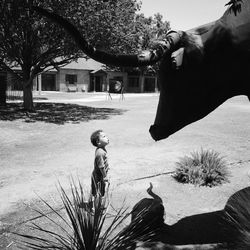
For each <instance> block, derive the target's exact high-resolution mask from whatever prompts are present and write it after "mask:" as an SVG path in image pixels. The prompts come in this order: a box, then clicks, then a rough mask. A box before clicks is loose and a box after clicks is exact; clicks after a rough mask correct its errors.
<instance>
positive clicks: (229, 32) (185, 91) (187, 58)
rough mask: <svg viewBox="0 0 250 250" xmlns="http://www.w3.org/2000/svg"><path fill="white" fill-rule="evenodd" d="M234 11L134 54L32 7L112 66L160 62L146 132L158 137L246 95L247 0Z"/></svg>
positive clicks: (249, 61)
mask: <svg viewBox="0 0 250 250" xmlns="http://www.w3.org/2000/svg"><path fill="white" fill-rule="evenodd" d="M242 9H243V11H241V12H240V13H239V14H238V15H237V16H235V15H234V14H233V13H231V12H230V11H229V10H227V11H226V12H225V14H224V15H223V16H222V18H221V19H219V20H217V21H215V22H213V23H210V24H207V25H204V26H202V27H198V28H196V29H193V30H190V31H187V32H170V33H169V35H168V36H167V38H166V40H165V41H164V42H161V43H160V44H159V46H158V47H157V46H156V48H155V49H154V50H150V51H147V52H144V53H141V54H138V55H112V54H108V53H106V52H103V51H99V50H97V49H95V48H94V47H92V46H91V45H90V44H88V43H87V42H86V41H85V39H84V38H83V37H82V35H81V34H80V32H79V31H78V30H77V29H76V28H75V27H74V26H73V25H72V24H71V23H69V22H68V21H67V20H65V19H64V18H62V17H61V16H59V15H57V14H55V13H51V12H48V11H46V10H44V9H41V8H39V7H35V10H36V11H38V12H39V13H40V14H42V15H44V16H47V17H48V18H50V19H52V20H53V21H55V22H56V23H58V24H59V25H61V26H62V27H63V28H64V29H65V30H67V31H68V32H69V34H70V35H71V36H72V37H73V38H74V40H75V41H76V43H77V44H78V46H79V47H80V48H81V49H82V50H83V52H84V53H85V54H86V55H88V56H89V57H91V58H93V59H94V60H96V61H99V62H101V63H104V64H109V65H115V66H133V67H136V66H137V67H138V66H145V65H152V64H154V63H156V62H158V61H160V72H159V83H160V92H161V93H160V100H159V105H158V110H157V114H156V118H155V122H154V125H153V126H151V128H150V133H151V135H152V137H153V138H154V139H155V140H161V139H164V138H166V137H168V136H169V135H171V134H173V133H175V132H176V131H178V130H180V129H181V128H183V127H184V126H186V125H188V124H190V123H192V122H195V121H197V120H199V119H201V118H203V117H205V116H206V115H207V114H209V113H210V112H211V111H213V110H214V109H216V108H217V107H218V106H219V105H221V104H222V103H223V102H224V101H226V100H227V99H228V98H230V97H232V96H235V95H241V94H245V95H248V96H250V84H248V83H247V81H246V80H245V79H249V78H250V73H249V72H250V52H249V51H250V46H249V44H250V31H249V30H250V1H245V2H244V4H243V6H242Z"/></svg>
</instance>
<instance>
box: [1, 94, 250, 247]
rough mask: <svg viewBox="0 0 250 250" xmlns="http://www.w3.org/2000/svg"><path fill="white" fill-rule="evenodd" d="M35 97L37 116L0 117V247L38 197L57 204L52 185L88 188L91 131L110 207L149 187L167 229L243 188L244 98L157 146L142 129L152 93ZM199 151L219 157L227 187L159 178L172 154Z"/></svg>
mask: <svg viewBox="0 0 250 250" xmlns="http://www.w3.org/2000/svg"><path fill="white" fill-rule="evenodd" d="M35 96H36V97H37V98H36V105H37V107H38V108H40V107H41V105H43V110H42V111H41V112H43V113H41V112H40V116H39V115H37V116H35V115H33V116H32V117H29V118H27V117H25V116H23V115H18V116H16V115H13V116H11V118H8V117H6V116H3V115H2V114H1V113H0V115H2V117H0V142H1V144H0V171H1V175H0V200H1V203H0V233H1V234H0V249H11V250H14V249H18V245H17V243H16V239H15V237H13V235H12V234H11V233H10V232H12V231H16V230H18V229H19V227H21V226H22V227H23V226H25V224H26V223H25V221H26V220H29V219H32V218H34V217H35V216H36V215H35V214H34V212H33V210H32V208H34V207H37V206H38V205H39V202H38V196H40V197H42V198H44V199H46V200H48V201H49V202H50V204H52V205H55V206H58V203H57V202H58V192H57V186H56V184H57V183H58V181H59V182H60V183H61V185H62V186H63V187H65V188H67V187H69V180H70V177H71V176H73V177H74V178H79V179H80V180H81V181H82V183H83V184H84V185H85V186H86V189H88V188H89V185H90V175H91V171H92V168H93V159H94V148H93V146H92V145H91V144H90V140H89V137H90V134H91V133H92V132H93V131H94V130H96V129H100V128H101V129H103V130H104V131H105V132H106V133H107V134H108V136H109V138H110V145H109V146H108V147H107V150H108V156H109V163H110V167H111V169H110V179H111V190H112V197H113V198H112V202H113V205H114V206H115V207H119V205H120V204H121V202H122V201H123V200H124V199H125V203H126V204H127V205H128V206H130V207H132V206H133V205H134V204H135V203H136V202H137V201H138V200H139V199H141V198H144V197H146V196H147V194H146V189H147V187H148V186H149V182H152V183H153V185H154V191H155V192H156V193H157V194H158V195H160V196H161V198H162V199H163V202H164V206H165V210H166V219H165V222H166V223H167V224H173V223H175V222H177V221H178V220H179V219H181V218H183V217H185V216H189V215H194V214H201V213H205V212H212V211H216V210H220V209H223V207H224V206H225V204H226V202H227V200H228V198H229V197H230V195H232V194H233V193H234V192H236V191H238V190H240V189H242V188H244V187H247V186H248V185H249V181H250V179H249V178H250V177H249V173H250V155H249V148H250V137H249V135H250V126H249V124H250V105H249V102H248V100H247V98H246V97H244V96H238V97H235V98H232V99H230V100H228V101H227V102H226V103H224V104H223V105H222V106H220V107H219V108H218V109H217V110H215V111H214V112H213V113H211V114H210V115H208V116H207V117H206V118H204V119H202V120H200V121H198V122H196V123H194V124H191V125H190V126H188V127H186V128H184V129H182V130H181V131H179V132H178V133H176V134H174V135H172V136H170V137H169V138H168V139H166V140H162V141H159V142H154V141H153V139H152V138H151V137H150V134H149V132H148V130H149V127H150V125H151V124H152V123H153V121H154V118H155V113H156V108H157V103H158V94H125V100H123V101H121V100H119V96H115V97H114V96H113V97H114V98H113V100H107V99H106V96H105V94H103V93H102V94H86V93H85V94H84V93H52V92H46V93H42V95H41V96H39V95H38V93H37V94H36V95H35ZM39 105H40V106H39ZM44 105H45V106H44ZM46 105H47V106H46ZM44 107H45V108H47V110H45V108H44ZM41 114H42V115H41ZM83 114H84V115H83ZM53 117H59V118H58V119H59V120H56V119H54V118H53ZM83 117H84V118H83ZM201 147H202V148H203V149H213V150H215V151H217V152H219V153H220V154H221V155H223V156H225V160H226V161H227V162H228V166H229V168H230V171H231V177H230V183H227V184H224V185H222V186H218V187H213V188H209V187H195V186H193V185H187V184H179V183H177V182H176V181H175V180H174V179H173V178H172V177H171V175H170V174H167V173H168V172H171V171H173V170H174V169H175V162H176V161H178V159H179V157H182V156H184V155H187V154H190V152H193V151H195V150H200V149H201ZM151 176H153V177H151ZM137 178H142V179H140V180H135V179H137Z"/></svg>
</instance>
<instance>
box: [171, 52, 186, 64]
mask: <svg viewBox="0 0 250 250" xmlns="http://www.w3.org/2000/svg"><path fill="white" fill-rule="evenodd" d="M183 55H184V48H179V49H178V50H176V51H174V52H173V53H172V54H171V60H172V67H173V68H174V69H180V68H181V66H182V65H183Z"/></svg>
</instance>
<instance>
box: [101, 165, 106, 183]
mask: <svg viewBox="0 0 250 250" xmlns="http://www.w3.org/2000/svg"><path fill="white" fill-rule="evenodd" d="M100 171H101V173H102V177H103V180H104V181H108V179H107V172H106V171H105V168H103V167H102V168H100Z"/></svg>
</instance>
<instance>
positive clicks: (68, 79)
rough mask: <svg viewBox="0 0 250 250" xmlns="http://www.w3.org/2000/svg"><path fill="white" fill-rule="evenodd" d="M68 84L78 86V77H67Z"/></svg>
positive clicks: (68, 75)
mask: <svg viewBox="0 0 250 250" xmlns="http://www.w3.org/2000/svg"><path fill="white" fill-rule="evenodd" d="M65 81H66V84H76V83H77V75H70V74H67V75H65Z"/></svg>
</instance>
